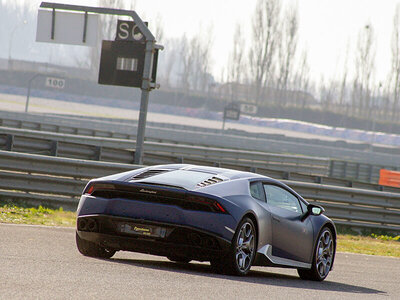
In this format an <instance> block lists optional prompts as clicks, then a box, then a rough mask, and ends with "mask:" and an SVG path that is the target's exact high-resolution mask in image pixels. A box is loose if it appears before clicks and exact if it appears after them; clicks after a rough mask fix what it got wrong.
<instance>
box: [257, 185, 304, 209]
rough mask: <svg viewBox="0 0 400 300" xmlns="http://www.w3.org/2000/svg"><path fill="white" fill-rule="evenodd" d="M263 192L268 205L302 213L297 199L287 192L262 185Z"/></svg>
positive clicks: (272, 186)
mask: <svg viewBox="0 0 400 300" xmlns="http://www.w3.org/2000/svg"><path fill="white" fill-rule="evenodd" d="M264 191H265V196H266V197H267V203H268V204H269V205H273V206H276V207H280V208H283V209H287V210H291V211H294V212H297V213H300V214H301V213H302V210H301V207H300V203H299V199H297V197H296V196H295V195H293V194H292V193H290V192H288V191H287V190H285V189H283V188H281V187H279V186H276V185H270V184H264Z"/></svg>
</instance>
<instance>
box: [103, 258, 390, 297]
mask: <svg viewBox="0 0 400 300" xmlns="http://www.w3.org/2000/svg"><path fill="white" fill-rule="evenodd" d="M109 261H111V262H115V263H119V264H125V265H132V266H137V267H142V268H149V269H155V270H163V271H169V272H177V273H183V274H195V275H199V276H206V277H211V278H219V279H224V280H232V281H237V282H244V283H245V282H247V283H252V284H254V283H256V284H262V285H274V286H282V287H292V288H300V289H310V290H321V291H334V292H345V293H357V294H375V295H376V294H381V295H383V294H386V292H383V291H379V290H376V289H371V288H366V287H362V286H356V285H351V284H345V283H338V282H333V281H329V280H325V281H323V282H315V281H307V280H302V279H300V277H298V276H291V275H286V274H279V273H271V272H264V271H258V270H252V271H250V273H249V274H248V275H247V276H245V277H240V276H230V275H222V274H217V273H215V272H214V271H213V270H212V269H211V267H210V265H208V264H199V263H188V264H185V263H174V262H169V261H160V260H142V259H127V258H124V259H122V258H113V259H110V260H109Z"/></svg>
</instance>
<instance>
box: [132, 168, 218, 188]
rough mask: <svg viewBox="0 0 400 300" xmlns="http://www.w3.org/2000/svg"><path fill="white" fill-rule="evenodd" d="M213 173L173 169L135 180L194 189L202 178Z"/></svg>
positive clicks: (204, 178) (205, 178)
mask: <svg viewBox="0 0 400 300" xmlns="http://www.w3.org/2000/svg"><path fill="white" fill-rule="evenodd" d="M212 176H214V174H210V173H204V172H196V171H191V170H175V171H171V172H166V173H161V174H158V175H154V176H151V177H148V178H146V179H143V180H138V181H137V182H143V183H156V184H157V183H158V184H164V185H172V186H180V187H183V188H185V189H194V188H195V187H196V185H197V184H198V183H200V182H202V181H204V180H207V179H209V178H210V177H212Z"/></svg>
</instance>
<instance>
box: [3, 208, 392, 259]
mask: <svg viewBox="0 0 400 300" xmlns="http://www.w3.org/2000/svg"><path fill="white" fill-rule="evenodd" d="M75 220H76V214H75V212H70V211H64V210H63V209H62V208H58V209H50V208H44V207H42V206H39V207H38V208H33V207H26V206H20V205H18V206H17V205H13V204H4V203H3V204H0V223H13V224H34V225H47V226H65V227H75ZM337 243H338V245H337V250H338V251H341V252H351V253H361V254H370V255H383V256H394V257H400V236H397V237H391V236H388V235H376V234H373V233H372V234H369V235H368V236H362V235H354V234H348V233H347V234H346V233H344V234H339V235H338V241H337Z"/></svg>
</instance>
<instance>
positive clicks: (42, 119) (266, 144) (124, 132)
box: [0, 112, 400, 179]
mask: <svg viewBox="0 0 400 300" xmlns="http://www.w3.org/2000/svg"><path fill="white" fill-rule="evenodd" d="M205 122H206V121H205ZM0 125H2V126H7V127H18V128H26V129H32V130H41V131H50V132H60V133H67V134H76V135H89V136H99V137H110V138H118V139H128V140H132V139H135V133H136V131H137V127H136V125H132V124H129V123H116V122H110V121H106V120H100V121H99V120H93V119H89V118H88V119H85V118H82V117H61V116H43V115H35V114H22V113H16V112H0ZM158 126H159V127H154V126H148V127H147V129H146V140H147V141H156V142H165V143H179V144H186V145H195V146H212V147H217V148H226V149H240V150H248V151H258V152H268V153H292V154H301V155H306V156H318V157H326V158H332V159H338V160H347V161H352V162H357V163H360V164H370V165H378V166H384V167H385V168H387V169H399V168H400V155H398V154H397V153H395V151H394V150H393V154H392V153H382V152H381V153H375V152H373V151H361V150H357V149H346V148H340V147H332V146H327V145H318V143H316V142H313V140H308V141H306V140H304V142H303V143H300V142H291V141H284V140H276V139H275V140H272V139H264V138H261V137H250V136H237V135H229V134H224V135H222V134H221V133H216V132H213V131H212V130H211V132H210V131H209V130H208V129H206V128H200V129H199V130H198V131H192V130H189V129H178V128H175V129H171V128H166V127H163V126H161V125H158ZM182 128H185V127H182ZM200 130H202V131H200ZM222 136H223V138H221V137H222ZM388 149H389V150H390V148H388ZM345 173H349V174H350V172H345ZM374 176H377V175H376V173H374V174H373V175H372V176H371V178H373V177H374ZM354 179H361V178H354Z"/></svg>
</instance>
